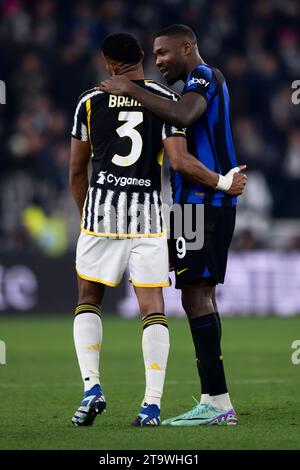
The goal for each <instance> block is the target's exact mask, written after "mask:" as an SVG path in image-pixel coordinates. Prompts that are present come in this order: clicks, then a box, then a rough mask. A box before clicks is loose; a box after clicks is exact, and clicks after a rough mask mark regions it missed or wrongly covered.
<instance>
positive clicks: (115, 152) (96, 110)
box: [72, 80, 184, 237]
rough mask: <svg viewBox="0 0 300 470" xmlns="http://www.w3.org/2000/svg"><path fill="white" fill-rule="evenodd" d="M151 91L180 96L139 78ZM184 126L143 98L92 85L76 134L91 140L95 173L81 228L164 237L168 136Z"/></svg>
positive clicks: (83, 100) (84, 96)
mask: <svg viewBox="0 0 300 470" xmlns="http://www.w3.org/2000/svg"><path fill="white" fill-rule="evenodd" d="M136 83H138V84H139V85H140V86H142V87H144V88H147V89H149V90H150V91H151V92H153V93H155V94H158V95H160V96H164V97H165V98H168V99H171V100H174V101H176V100H177V99H178V96H177V95H176V94H175V93H174V92H173V91H172V90H169V89H168V88H166V87H164V86H163V85H160V84H158V83H156V82H154V81H152V80H137V81H136ZM183 134H184V131H183V130H180V129H177V128H175V127H173V126H171V125H169V124H166V123H164V122H162V121H161V120H160V119H158V118H156V117H155V116H154V115H153V114H152V113H150V112H149V111H148V110H147V109H145V108H144V107H143V106H142V105H141V104H140V103H139V102H138V101H136V100H134V99H131V98H129V97H125V96H115V95H110V94H107V93H104V92H102V91H100V90H96V89H92V90H88V91H86V92H85V93H83V94H82V95H81V96H80V98H79V100H78V104H77V107H76V111H75V116H74V125H73V129H72V136H73V137H74V138H76V139H79V140H81V141H89V142H90V146H91V161H92V175H91V179H90V185H89V189H88V191H87V195H86V199H85V204H84V209H83V214H82V225H81V228H82V230H83V231H85V232H86V233H90V234H92V235H97V236H109V237H122V236H124V237H143V236H144V237H145V236H150V237H151V236H152V237H153V236H156V237H157V236H162V235H163V234H164V232H165V228H164V226H163V219H162V208H161V206H162V203H161V165H162V158H163V144H162V141H163V140H164V139H166V138H168V137H171V136H176V135H179V136H182V135H183Z"/></svg>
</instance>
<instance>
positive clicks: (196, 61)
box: [184, 54, 205, 81]
mask: <svg viewBox="0 0 300 470" xmlns="http://www.w3.org/2000/svg"><path fill="white" fill-rule="evenodd" d="M201 64H205V62H204V60H203V59H202V57H201V56H200V55H199V54H195V55H194V56H193V57H191V58H190V60H189V63H188V64H187V67H186V71H185V77H184V81H185V80H186V79H187V78H188V76H189V74H190V73H191V72H192V71H193V70H194V69H195V68H196V67H198V66H199V65H201Z"/></svg>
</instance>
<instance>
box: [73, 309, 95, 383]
mask: <svg viewBox="0 0 300 470" xmlns="http://www.w3.org/2000/svg"><path fill="white" fill-rule="evenodd" d="M79 307H80V306H79ZM79 307H77V308H79ZM98 308H99V307H98ZM73 334H74V343H75V348H76V353H77V358H78V363H79V367H80V371H81V376H82V380H83V383H84V391H85V392H86V391H87V390H89V389H90V388H92V387H93V386H94V385H95V384H100V381H99V359H100V348H101V343H102V322H101V318H100V316H99V315H97V314H96V313H92V312H88V311H84V313H80V314H79V315H78V314H77V315H76V317H75V318H74V328H73Z"/></svg>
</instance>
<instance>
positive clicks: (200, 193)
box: [171, 64, 237, 206]
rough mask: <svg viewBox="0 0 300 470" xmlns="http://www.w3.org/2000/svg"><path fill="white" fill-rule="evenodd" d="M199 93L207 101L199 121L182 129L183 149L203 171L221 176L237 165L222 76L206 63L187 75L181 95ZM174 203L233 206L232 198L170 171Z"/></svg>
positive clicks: (234, 200)
mask: <svg viewBox="0 0 300 470" xmlns="http://www.w3.org/2000/svg"><path fill="white" fill-rule="evenodd" d="M190 92H193V93H199V94H200V95H201V96H203V98H204V99H205V100H206V102H207V109H206V111H205V113H204V114H203V115H202V116H201V118H200V119H199V120H198V121H197V122H195V123H194V124H192V125H191V126H189V127H188V128H187V130H186V136H187V146H188V150H189V152H190V153H191V154H192V155H194V156H195V157H196V158H197V159H198V160H199V161H200V162H201V163H203V164H204V165H205V166H206V167H207V168H209V169H210V170H213V171H215V172H217V173H220V174H222V175H225V174H226V173H227V172H228V171H229V170H231V168H233V167H235V166H236V165H237V161H236V157H235V151H234V146H233V138H232V129H231V121H230V100H229V93H228V89H227V85H226V82H225V79H224V76H223V75H222V73H221V72H220V71H219V70H218V69H215V68H212V67H210V66H209V65H207V64H201V65H199V66H198V67H196V68H195V69H194V70H193V71H192V72H191V73H190V74H189V76H188V78H187V80H186V83H185V86H184V89H183V92H182V95H184V94H186V93H190ZM171 183H172V188H173V198H174V202H177V203H183V204H184V203H198V204H203V203H204V204H210V205H213V206H223V205H227V206H233V205H235V204H236V201H237V199H236V197H232V196H229V195H227V194H226V193H224V192H222V191H214V190H211V189H208V188H206V187H205V186H203V185H201V184H193V183H190V182H188V181H187V180H185V179H184V178H183V177H182V175H181V174H180V173H178V172H174V171H173V170H172V169H171Z"/></svg>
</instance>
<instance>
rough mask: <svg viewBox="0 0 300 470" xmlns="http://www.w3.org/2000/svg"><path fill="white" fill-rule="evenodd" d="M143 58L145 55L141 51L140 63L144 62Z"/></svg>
mask: <svg viewBox="0 0 300 470" xmlns="http://www.w3.org/2000/svg"><path fill="white" fill-rule="evenodd" d="M144 58H145V53H144V51H141V62H144Z"/></svg>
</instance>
